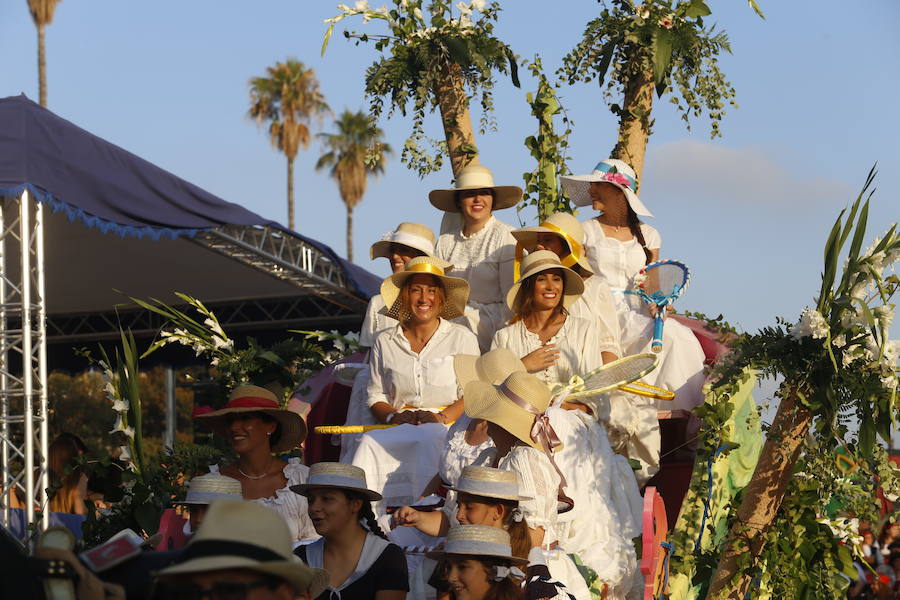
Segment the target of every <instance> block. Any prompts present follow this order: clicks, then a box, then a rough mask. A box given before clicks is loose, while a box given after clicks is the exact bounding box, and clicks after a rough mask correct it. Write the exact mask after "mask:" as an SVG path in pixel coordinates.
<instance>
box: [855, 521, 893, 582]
mask: <svg viewBox="0 0 900 600" xmlns="http://www.w3.org/2000/svg"><path fill="white" fill-rule="evenodd" d="M859 534H860V535H861V536H862V543H861V544H860V549H861V551H862V556H861V557H857V558H856V561H855V562H854V564H855V566H856V570H857V578H856V579H855V580H854V581H853V583H851V585H850V589H849V590H848V592H847V598H850V599H852V600H895V599H896V598H900V524H897V523H891V522H888V523H885V524H884V526H883V527H882V528H881V533H878V529H877V528H875V529H873V528H872V527H871V526H870V525H868V524H865V523H863V524H860V526H859Z"/></svg>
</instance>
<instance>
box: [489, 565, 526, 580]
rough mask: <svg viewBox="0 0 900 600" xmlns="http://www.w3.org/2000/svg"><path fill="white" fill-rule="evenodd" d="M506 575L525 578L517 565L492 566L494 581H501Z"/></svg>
mask: <svg viewBox="0 0 900 600" xmlns="http://www.w3.org/2000/svg"><path fill="white" fill-rule="evenodd" d="M507 577H514V578H516V579H525V573H523V572H522V571H520V570H519V568H518V567H507V566H504V565H497V566H496V567H494V577H493V579H494V581H503V580H504V579H506V578H507Z"/></svg>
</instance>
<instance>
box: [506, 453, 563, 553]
mask: <svg viewBox="0 0 900 600" xmlns="http://www.w3.org/2000/svg"><path fill="white" fill-rule="evenodd" d="M497 466H498V467H499V468H501V469H505V470H507V471H513V472H515V473H516V474H517V475H518V477H519V494H520V495H521V496H531V499H529V500H520V501H519V508H521V509H522V512H523V513H524V514H525V522H526V523H527V524H528V527H530V528H531V529H536V528H538V527H543V528H544V544H543V545H544V547H547V546H549V545H551V544H553V543H554V542H557V541H559V535H558V534H557V532H556V519H557V504H556V497H557V492H558V490H559V484H560V479H559V473H557V472H556V469H555V468H554V467H553V464H552V463H551V462H550V459H549V458H547V455H546V454H544V452H543V451H542V450H538V449H537V448H533V447H531V446H514V447H513V448H512V450H510V451H509V454H507V455H506V456H504V457H503V458H501V459H500V463H499V464H498V465H497Z"/></svg>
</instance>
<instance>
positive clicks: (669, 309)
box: [647, 303, 675, 319]
mask: <svg viewBox="0 0 900 600" xmlns="http://www.w3.org/2000/svg"><path fill="white" fill-rule="evenodd" d="M647 312H648V313H650V316H651V317H653V318H654V319H655V318H656V314H657V313H658V312H659V306H658V305H656V304H652V303H651V304H648V305H647ZM674 312H675V307H674V306H672V305H671V304H666V315H665V316H669V315H671V314H672V313H674Z"/></svg>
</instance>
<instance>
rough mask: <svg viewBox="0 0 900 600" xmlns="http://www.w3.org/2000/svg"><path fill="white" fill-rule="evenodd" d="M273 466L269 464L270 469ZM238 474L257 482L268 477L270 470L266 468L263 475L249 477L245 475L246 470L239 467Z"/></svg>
mask: <svg viewBox="0 0 900 600" xmlns="http://www.w3.org/2000/svg"><path fill="white" fill-rule="evenodd" d="M271 466H272V463H271V462H269V467H271ZM238 473H240V474H241V475H243V476H244V477H246V478H247V479H253V480H254V481H255V480H257V479H262V478H263V477H265V476H266V475H268V474H269V468H268V467H266V470H265V471H264V472H263V474H262V475H247V474H246V473H244V470H243V469H242V468H240V467H238Z"/></svg>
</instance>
